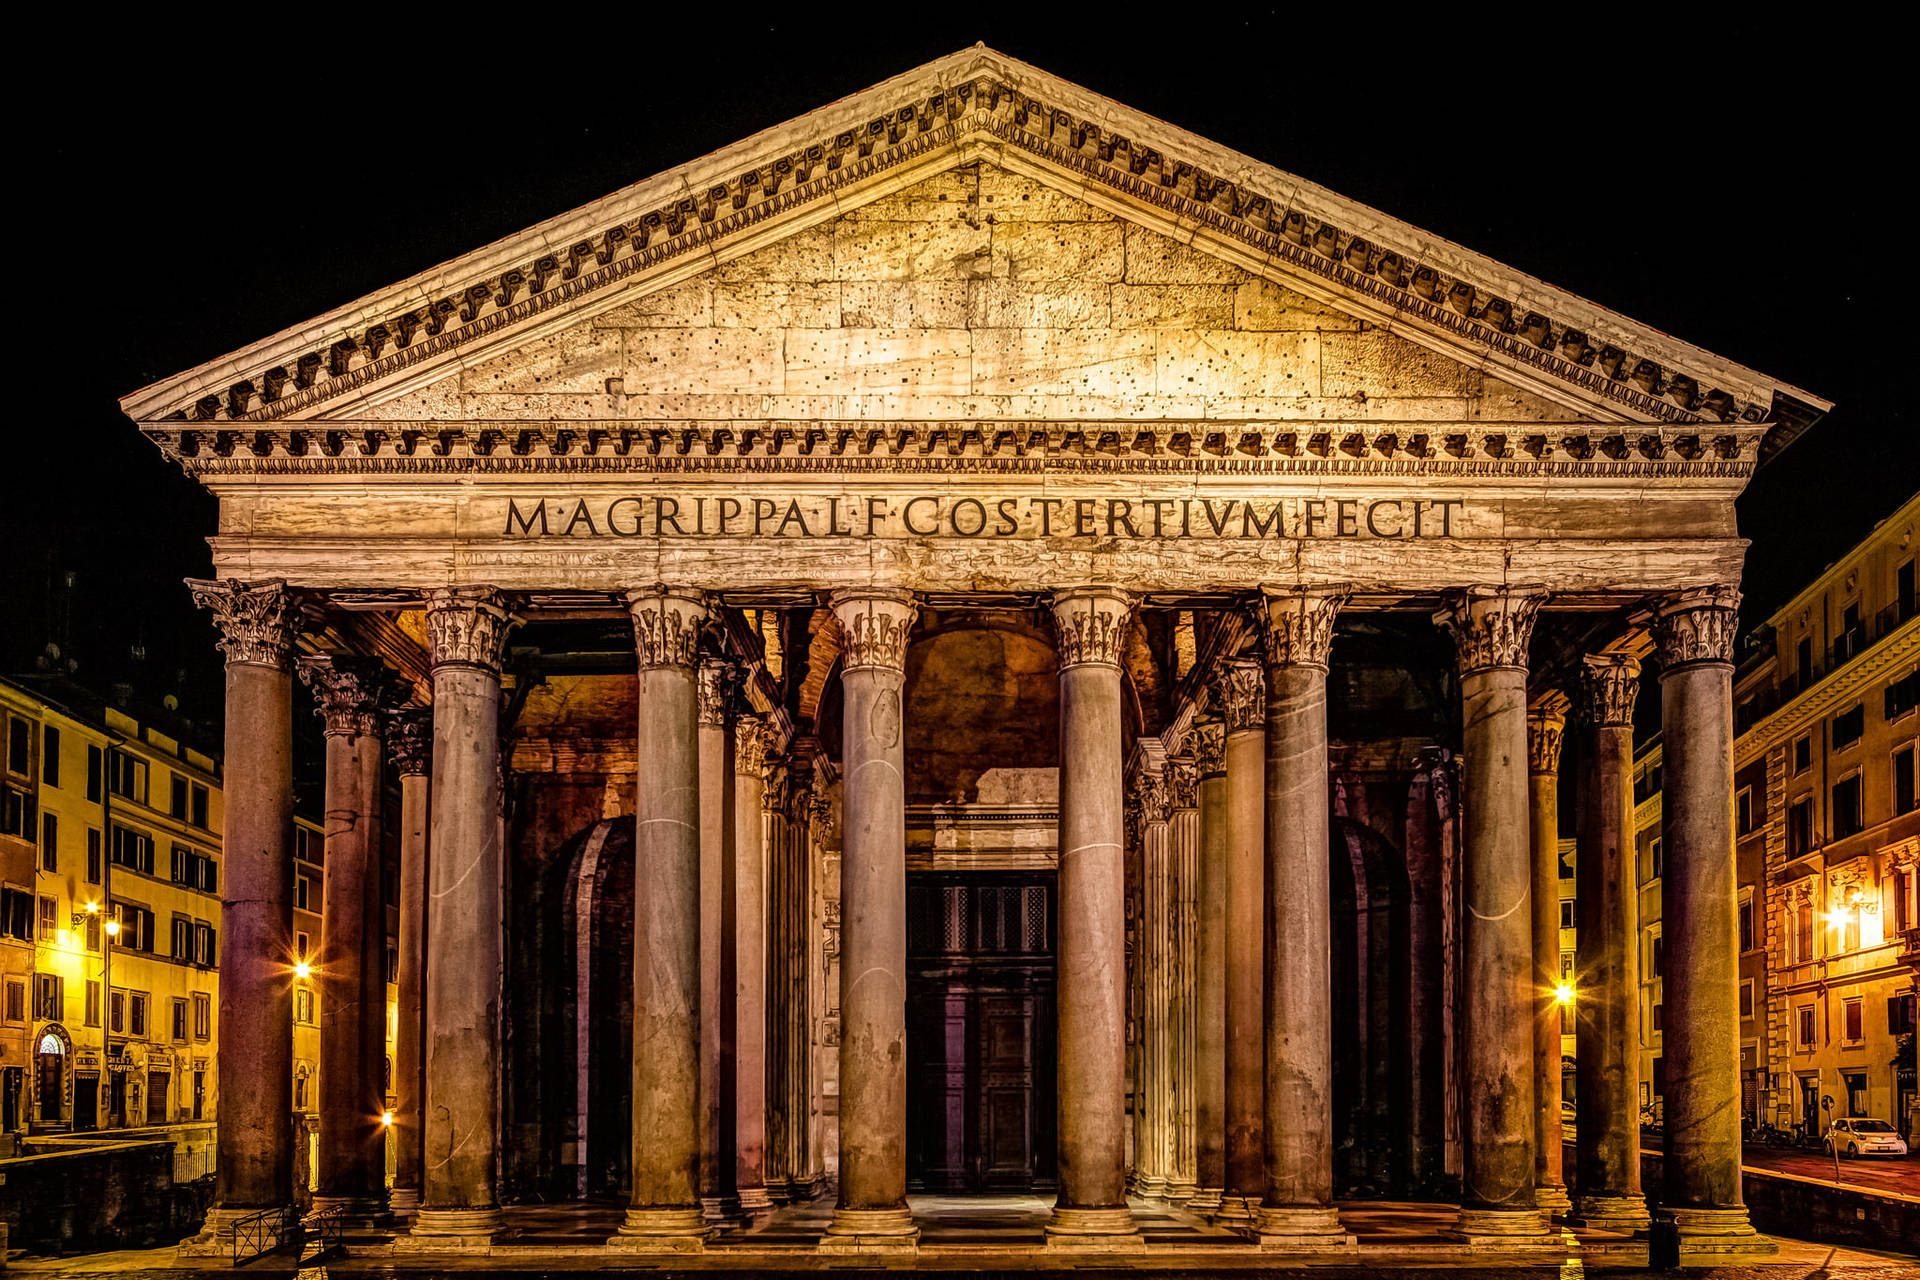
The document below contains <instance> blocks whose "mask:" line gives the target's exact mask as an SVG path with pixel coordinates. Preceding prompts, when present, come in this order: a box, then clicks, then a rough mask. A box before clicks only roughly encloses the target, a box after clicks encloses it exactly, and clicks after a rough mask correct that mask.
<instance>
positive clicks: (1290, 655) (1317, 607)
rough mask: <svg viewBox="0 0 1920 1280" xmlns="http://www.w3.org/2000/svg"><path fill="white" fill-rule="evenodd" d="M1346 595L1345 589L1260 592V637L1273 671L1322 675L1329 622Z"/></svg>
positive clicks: (1329, 635)
mask: <svg viewBox="0 0 1920 1280" xmlns="http://www.w3.org/2000/svg"><path fill="white" fill-rule="evenodd" d="M1348 594H1349V592H1348V590H1347V588H1345V587H1265V588H1262V589H1261V592H1260V595H1261V601H1260V634H1261V636H1262V637H1263V638H1264V639H1265V641H1266V647H1267V661H1268V662H1269V663H1270V664H1272V665H1273V666H1276V667H1318V668H1320V669H1321V670H1322V671H1325V670H1326V669H1327V657H1328V654H1330V653H1331V652H1332V650H1333V619H1334V617H1335V615H1337V614H1338V613H1339V612H1340V606H1341V605H1342V604H1344V603H1346V599H1347V596H1348Z"/></svg>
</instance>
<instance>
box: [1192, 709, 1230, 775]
mask: <svg viewBox="0 0 1920 1280" xmlns="http://www.w3.org/2000/svg"><path fill="white" fill-rule="evenodd" d="M1187 742H1188V745H1189V747H1190V749H1191V750H1192V751H1193V763H1194V769H1195V771H1196V772H1197V773H1198V774H1199V776H1200V777H1202V778H1215V777H1218V776H1220V775H1221V774H1223V773H1225V772H1226V771H1227V728H1226V725H1225V724H1223V723H1221V722H1220V721H1219V720H1199V721H1195V722H1194V726H1193V730H1192V732H1191V733H1190V734H1189V736H1188V738H1187Z"/></svg>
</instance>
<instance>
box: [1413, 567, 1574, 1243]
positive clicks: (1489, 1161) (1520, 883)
mask: <svg viewBox="0 0 1920 1280" xmlns="http://www.w3.org/2000/svg"><path fill="white" fill-rule="evenodd" d="M1541 599H1542V597H1541V596H1540V595H1539V594H1538V593H1537V592H1528V591H1524V590H1517V589H1513V588H1509V587H1475V588H1473V589H1472V590H1469V591H1465V592H1461V593H1459V594H1457V595H1456V596H1454V597H1453V598H1452V599H1451V600H1450V602H1449V605H1448V607H1447V608H1446V609H1444V610H1442V611H1441V613H1440V614H1439V615H1438V617H1437V619H1436V620H1437V621H1439V622H1440V623H1441V624H1442V625H1443V626H1445V627H1446V628H1447V630H1448V631H1450V632H1451V633H1452V635H1453V643H1454V649H1455V651H1456V653H1457V655H1458V658H1459V662H1460V704H1461V745H1462V755H1463V756H1464V757H1465V784H1464V787H1463V791H1464V793H1465V795H1464V798H1463V801H1462V804H1461V809H1462V816H1463V818H1464V825H1465V828H1466V830H1465V839H1464V841H1463V843H1464V847H1465V867H1464V872H1465V874H1464V887H1463V891H1462V897H1463V905H1464V906H1465V935H1466V938H1465V942H1466V945H1465V948H1464V957H1465V965H1464V968H1465V971H1466V973H1467V974H1468V975H1469V978H1468V981H1467V984H1466V999H1465V1013H1466V1027H1465V1046H1466V1052H1465V1055H1464V1056H1465V1059H1466V1062H1465V1066H1464V1071H1463V1076H1464V1079H1463V1081H1462V1083H1463V1087H1464V1088H1465V1091H1466V1096H1465V1098H1464V1099H1463V1102H1462V1107H1461V1112H1462V1116H1463V1119H1464V1121H1465V1124H1464V1129H1465V1133H1464V1137H1465V1151H1464V1166H1465V1169H1464V1174H1463V1177H1462V1188H1461V1190H1462V1197H1461V1205H1460V1216H1459V1220H1458V1223H1457V1224H1456V1226H1455V1228H1454V1234H1455V1235H1456V1236H1457V1237H1458V1238H1460V1239H1463V1240H1465V1241H1467V1242H1468V1243H1469V1244H1473V1245H1484V1246H1488V1247H1513V1246H1515V1245H1525V1244H1527V1243H1529V1242H1540V1241H1544V1240H1547V1239H1549V1238H1550V1237H1549V1236H1548V1235H1547V1224H1546V1220H1545V1219H1544V1218H1543V1217H1542V1215H1541V1213H1540V1211H1539V1209H1537V1208H1536V1207H1535V1206H1534V1202H1533V1135H1534V1116H1533V1105H1534V1097H1533V1008H1534V1005H1533V912H1532V908H1531V905H1530V903H1529V901H1528V899H1529V897H1530V896H1531V890H1532V882H1533V875H1532V872H1531V870H1530V869H1529V867H1528V863H1529V857H1528V854H1529V847H1528V846H1529V844H1530V839H1529V837H1528V834H1527V773H1526V770H1527V643H1528V641H1529V639H1530V638H1531V637H1532V635H1533V619H1534V615H1535V614H1536V613H1537V612H1538V611H1539V608H1540V603H1541Z"/></svg>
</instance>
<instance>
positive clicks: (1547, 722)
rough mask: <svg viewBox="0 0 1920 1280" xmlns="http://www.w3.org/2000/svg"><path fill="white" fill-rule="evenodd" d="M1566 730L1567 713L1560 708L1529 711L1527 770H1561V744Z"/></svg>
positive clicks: (1536, 771) (1552, 771)
mask: <svg viewBox="0 0 1920 1280" xmlns="http://www.w3.org/2000/svg"><path fill="white" fill-rule="evenodd" d="M1566 732H1567V717H1566V713H1565V712H1563V711H1561V710H1559V709H1558V708H1553V709H1541V708H1536V709H1534V710H1532V711H1529V712H1527V772H1529V773H1558V772H1560V745H1561V742H1562V741H1563V740H1564V738H1565V736H1566Z"/></svg>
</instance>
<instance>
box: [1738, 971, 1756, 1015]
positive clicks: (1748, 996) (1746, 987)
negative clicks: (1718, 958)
mask: <svg viewBox="0 0 1920 1280" xmlns="http://www.w3.org/2000/svg"><path fill="white" fill-rule="evenodd" d="M1740 1016H1741V1017H1743V1018H1751V1017H1752V1016H1753V979H1752V978H1748V979H1747V980H1746V981H1745V982H1742V983H1741V984H1740Z"/></svg>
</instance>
